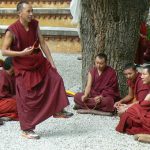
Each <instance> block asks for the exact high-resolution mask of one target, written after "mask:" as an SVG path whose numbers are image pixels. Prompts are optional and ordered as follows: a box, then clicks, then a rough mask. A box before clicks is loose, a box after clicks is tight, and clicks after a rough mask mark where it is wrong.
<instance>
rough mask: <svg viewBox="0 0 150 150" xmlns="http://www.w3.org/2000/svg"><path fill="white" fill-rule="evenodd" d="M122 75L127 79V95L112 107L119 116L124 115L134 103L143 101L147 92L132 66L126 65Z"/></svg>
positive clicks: (145, 86)
mask: <svg viewBox="0 0 150 150" xmlns="http://www.w3.org/2000/svg"><path fill="white" fill-rule="evenodd" d="M123 73H124V75H125V77H126V79H127V85H128V95H126V96H125V97H124V98H122V99H121V100H119V101H118V102H116V103H115V105H114V107H115V108H117V111H118V114H119V115H121V114H122V113H124V112H125V111H126V110H127V109H128V108H129V107H130V106H132V105H133V104H134V103H138V102H140V101H142V100H144V98H145V96H146V95H147V93H148V91H149V86H148V85H146V84H143V81H142V79H141V74H140V73H138V71H137V70H136V66H135V65H134V64H132V63H129V64H126V65H125V68H124V71H123Z"/></svg>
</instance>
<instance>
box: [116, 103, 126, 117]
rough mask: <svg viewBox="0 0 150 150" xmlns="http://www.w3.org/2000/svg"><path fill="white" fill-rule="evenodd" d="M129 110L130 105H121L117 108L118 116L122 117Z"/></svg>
mask: <svg viewBox="0 0 150 150" xmlns="http://www.w3.org/2000/svg"><path fill="white" fill-rule="evenodd" d="M127 109H128V105H126V104H121V105H120V106H119V107H118V108H117V112H118V115H119V116H120V115H121V114H123V113H124V112H125V111H126V110H127Z"/></svg>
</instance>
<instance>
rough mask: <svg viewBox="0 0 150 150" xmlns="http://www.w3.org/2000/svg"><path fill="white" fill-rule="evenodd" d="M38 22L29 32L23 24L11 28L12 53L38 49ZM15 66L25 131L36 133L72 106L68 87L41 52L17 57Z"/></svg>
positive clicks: (18, 96)
mask: <svg viewBox="0 0 150 150" xmlns="http://www.w3.org/2000/svg"><path fill="white" fill-rule="evenodd" d="M37 29H38V22H37V21H36V20H32V21H31V22H30V23H29V31H26V30H25V28H24V27H23V25H22V24H21V23H20V21H19V20H18V21H16V22H15V23H14V24H12V25H11V26H9V28H8V30H9V31H10V32H12V34H13V35H14V40H13V43H12V45H11V49H12V50H14V51H22V50H24V49H25V48H27V47H29V46H32V45H33V44H34V43H35V41H37V42H36V46H35V47H37V46H38V45H39V39H38V30H37ZM13 65H14V69H15V76H16V99H17V108H18V114H19V120H20V125H21V129H22V130H29V129H34V128H35V126H36V125H37V124H39V123H40V122H42V121H44V120H45V119H47V118H49V117H50V116H52V115H54V114H55V113H57V112H60V111H62V109H63V108H65V107H66V106H67V105H68V104H69V102H68V99H67V96H66V93H65V88H64V83H63V80H62V78H61V77H60V75H59V74H58V72H57V70H56V69H54V68H53V67H52V66H51V64H50V62H48V61H47V59H46V58H45V57H44V56H43V54H42V52H41V50H40V49H38V50H36V51H35V52H33V54H31V55H29V56H23V57H14V58H13Z"/></svg>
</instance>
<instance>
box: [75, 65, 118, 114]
mask: <svg viewBox="0 0 150 150" xmlns="http://www.w3.org/2000/svg"><path fill="white" fill-rule="evenodd" d="M89 72H90V74H91V76H92V87H91V91H90V94H89V97H90V98H91V99H90V100H88V101H87V105H88V106H89V108H93V107H94V106H95V101H94V97H96V96H100V95H101V96H103V99H102V101H101V103H99V104H98V105H97V107H96V109H97V110H101V111H106V112H112V111H113V110H114V107H113V105H114V102H115V101H117V100H118V99H119V98H120V94H119V89H118V81H117V75H116V72H115V70H114V69H113V68H111V67H109V66H107V67H106V68H105V70H104V71H103V72H102V74H101V75H99V74H98V71H97V69H96V68H95V67H94V68H92V69H90V71H89ZM83 94H84V93H77V94H76V95H75V97H74V101H75V103H76V104H77V105H79V106H80V107H81V108H83V109H85V105H84V104H83V102H82V100H81V97H82V95H83ZM92 98H93V99H92Z"/></svg>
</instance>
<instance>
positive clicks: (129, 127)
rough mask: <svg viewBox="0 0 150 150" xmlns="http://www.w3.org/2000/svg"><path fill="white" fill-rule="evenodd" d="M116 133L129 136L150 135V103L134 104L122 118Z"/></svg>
mask: <svg viewBox="0 0 150 150" xmlns="http://www.w3.org/2000/svg"><path fill="white" fill-rule="evenodd" d="M116 131H118V132H122V133H128V134H139V133H143V134H150V101H146V100H144V101H142V102H140V103H139V104H134V105H133V106H131V107H130V108H128V109H127V111H126V112H125V113H124V114H122V116H121V117H120V121H119V124H118V125H117V127H116Z"/></svg>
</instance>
